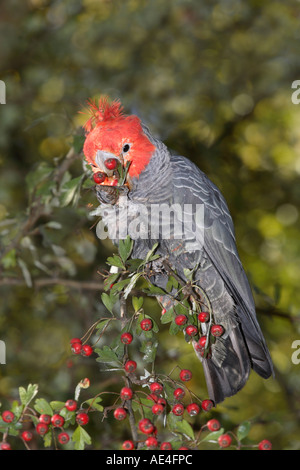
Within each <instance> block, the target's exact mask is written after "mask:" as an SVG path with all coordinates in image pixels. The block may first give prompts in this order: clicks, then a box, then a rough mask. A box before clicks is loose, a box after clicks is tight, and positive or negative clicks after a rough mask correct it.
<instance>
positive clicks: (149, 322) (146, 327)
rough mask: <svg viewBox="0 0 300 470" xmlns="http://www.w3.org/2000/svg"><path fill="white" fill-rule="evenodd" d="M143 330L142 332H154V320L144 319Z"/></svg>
mask: <svg viewBox="0 0 300 470" xmlns="http://www.w3.org/2000/svg"><path fill="white" fill-rule="evenodd" d="M141 328H142V330H144V331H149V330H152V328H153V323H152V320H151V319H150V318H144V319H143V320H142V321H141Z"/></svg>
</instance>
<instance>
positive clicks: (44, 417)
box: [39, 414, 51, 424]
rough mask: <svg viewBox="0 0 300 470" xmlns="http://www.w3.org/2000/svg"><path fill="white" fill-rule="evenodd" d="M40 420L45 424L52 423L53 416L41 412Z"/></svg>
mask: <svg viewBox="0 0 300 470" xmlns="http://www.w3.org/2000/svg"><path fill="white" fill-rule="evenodd" d="M39 422H40V423H43V424H50V423H51V416H50V415H46V414H41V415H40V417H39Z"/></svg>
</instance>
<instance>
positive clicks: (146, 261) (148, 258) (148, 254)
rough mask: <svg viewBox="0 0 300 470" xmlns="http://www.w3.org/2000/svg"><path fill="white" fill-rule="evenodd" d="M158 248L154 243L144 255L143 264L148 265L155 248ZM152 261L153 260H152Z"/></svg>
mask: <svg viewBox="0 0 300 470" xmlns="http://www.w3.org/2000/svg"><path fill="white" fill-rule="evenodd" d="M157 247H158V243H154V245H153V247H152V248H151V250H149V251H148V253H147V255H146V258H145V263H148V261H150V260H151V258H152V255H153V253H154V252H155V250H156V248H157ZM156 258H157V256H156V257H155V259H156ZM152 259H153V258H152Z"/></svg>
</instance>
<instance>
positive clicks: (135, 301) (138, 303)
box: [132, 297, 144, 312]
mask: <svg viewBox="0 0 300 470" xmlns="http://www.w3.org/2000/svg"><path fill="white" fill-rule="evenodd" d="M143 303H144V298H143V297H132V306H133V308H134V311H135V312H138V311H139V310H140V308H142V306H143Z"/></svg>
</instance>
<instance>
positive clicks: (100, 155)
mask: <svg viewBox="0 0 300 470" xmlns="http://www.w3.org/2000/svg"><path fill="white" fill-rule="evenodd" d="M107 160H109V161H110V160H117V162H116V167H117V166H118V164H119V163H121V164H122V165H123V162H122V161H121V159H120V157H117V156H116V155H115V154H113V153H110V152H104V151H103V150H98V151H97V153H96V158H95V163H96V165H97V167H98V168H99V170H100V171H102V172H103V173H106V174H107V176H113V173H114V169H110V168H109V167H107V165H106V164H105V162H106V161H107Z"/></svg>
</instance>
